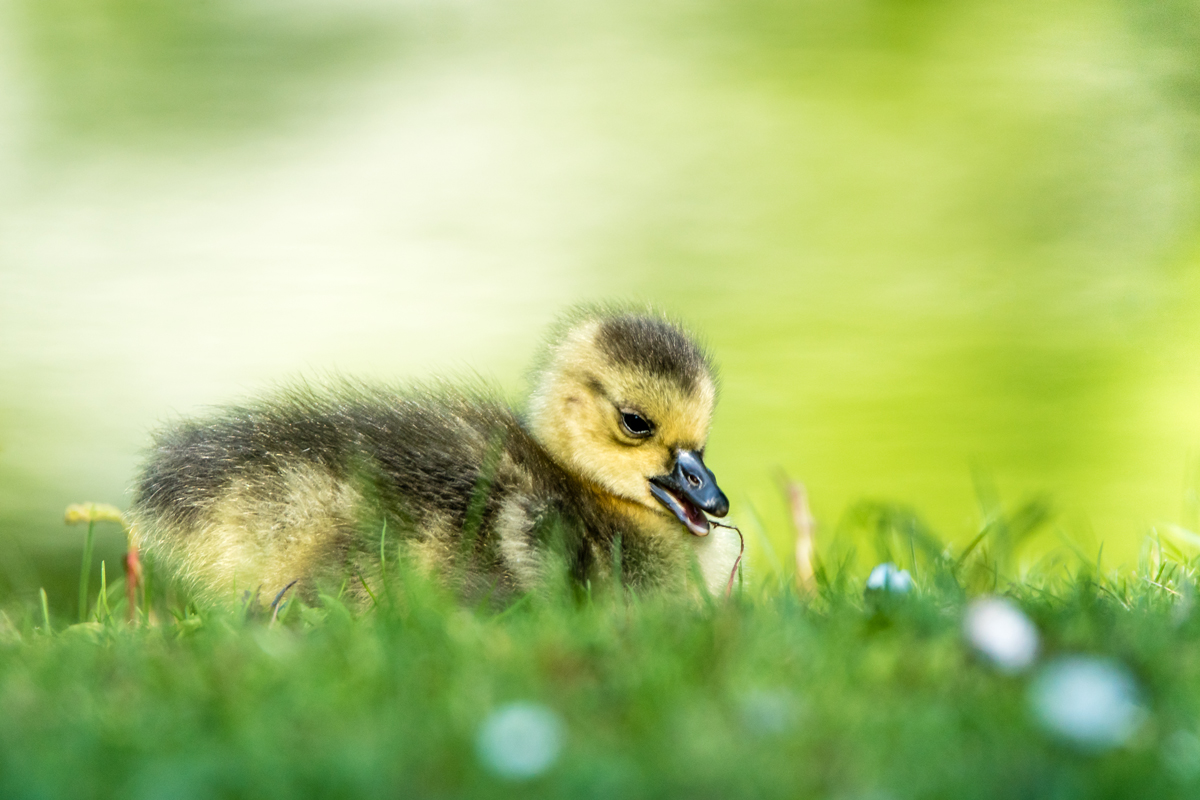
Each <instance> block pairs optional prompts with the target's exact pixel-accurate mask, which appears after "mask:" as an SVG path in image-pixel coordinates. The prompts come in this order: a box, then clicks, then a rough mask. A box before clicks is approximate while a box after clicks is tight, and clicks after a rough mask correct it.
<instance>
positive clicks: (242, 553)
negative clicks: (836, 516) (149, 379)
mask: <svg viewBox="0 0 1200 800" xmlns="http://www.w3.org/2000/svg"><path fill="white" fill-rule="evenodd" d="M715 397H716V384H715V378H714V376H713V374H712V367H711V365H710V364H709V362H708V359H707V357H706V356H705V355H704V354H703V352H702V351H701V350H700V349H699V347H698V346H697V345H696V344H695V343H694V341H693V340H691V339H690V338H689V337H688V336H687V335H686V334H684V333H683V332H682V330H681V329H679V328H678V327H677V326H675V325H674V324H672V323H669V322H667V321H666V320H663V319H662V318H660V317H656V316H645V315H632V314H621V313H612V312H607V313H597V312H587V313H581V314H577V315H575V316H573V317H571V318H570V319H569V321H568V323H567V324H565V325H564V326H562V328H561V330H560V331H559V333H558V334H557V335H556V336H555V337H553V339H552V340H551V343H550V345H549V347H548V349H547V353H546V356H545V357H544V358H543V362H542V365H541V367H540V369H539V370H538V371H537V373H536V377H535V389H534V392H533V394H532V396H531V398H530V402H529V404H528V409H527V413H526V414H525V415H523V416H522V415H519V414H518V413H517V412H516V411H515V410H514V409H512V408H511V407H509V406H508V405H506V404H504V403H502V402H500V401H497V400H495V399H493V398H490V397H488V396H487V395H486V394H484V393H481V392H471V391H462V390H456V389H453V388H451V387H448V386H442V387H437V388H426V389H420V390H408V391H397V390H389V389H382V388H378V387H368V386H363V385H358V384H353V383H349V382H343V383H341V384H339V385H336V386H333V387H327V388H325V389H322V390H313V389H307V388H305V389H298V390H293V391H291V392H287V393H284V394H281V395H279V396H276V397H274V398H268V399H264V400H260V401H258V402H254V403H252V404H248V405H245V406H241V407H230V408H226V409H223V410H220V411H218V412H217V413H216V414H214V415H213V416H211V417H210V418H208V419H202V420H190V421H184V422H181V423H179V424H176V425H174V426H172V427H169V428H168V429H166V430H164V431H163V432H161V433H160V434H159V435H158V437H157V440H156V442H155V446H154V448H153V451H152V454H151V456H150V458H149V459H148V461H147V463H146V465H145V467H144V468H143V471H142V473H141V475H140V476H139V478H138V482H137V486H136V489H135V498H134V502H133V505H132V508H131V515H130V516H131V519H132V532H133V537H134V541H135V542H136V543H137V544H138V545H139V546H140V547H141V548H142V549H143V550H145V551H146V552H148V553H149V554H151V555H152V557H154V558H155V560H156V562H157V563H161V564H165V565H166V566H167V567H168V568H169V569H170V570H171V571H172V572H173V573H175V575H177V576H178V577H179V578H180V579H181V580H182V582H183V583H185V584H186V585H187V586H188V587H189V588H190V590H191V592H192V594H193V595H194V596H195V597H196V598H197V599H199V600H201V601H202V602H207V603H221V602H229V601H232V600H234V599H235V598H238V597H240V596H241V595H242V594H243V593H244V592H247V591H248V592H251V593H252V594H253V595H256V596H257V597H258V598H259V599H260V602H262V603H269V602H271V600H272V599H273V598H274V597H275V596H277V595H278V594H279V592H281V591H282V590H284V589H285V587H288V586H290V585H293V584H294V585H295V587H296V591H297V592H298V593H299V594H300V595H301V596H303V597H305V598H307V599H309V600H312V599H315V597H316V595H317V593H318V591H320V590H321V589H322V588H323V587H326V588H333V589H334V590H336V588H337V587H338V586H339V585H344V586H346V587H347V588H348V590H349V591H350V592H351V593H352V594H354V595H358V596H359V597H361V598H362V599H365V597H363V595H364V594H365V593H366V592H367V591H368V587H371V586H375V585H377V582H378V581H380V580H382V579H383V576H382V574H381V573H382V572H383V568H382V566H381V553H382V555H383V557H386V558H389V559H390V558H392V557H394V556H395V554H396V551H397V550H399V551H400V552H401V554H402V556H403V557H405V558H407V559H409V560H410V561H411V562H412V563H413V564H415V565H416V566H418V567H419V568H422V569H424V570H426V571H428V572H431V573H436V574H440V575H444V576H449V575H456V576H458V578H459V579H460V580H461V581H462V582H463V589H464V590H465V592H466V593H467V594H468V595H469V596H471V595H473V596H490V597H492V598H494V599H497V600H502V599H503V598H505V597H507V596H511V595H513V594H515V593H519V592H524V591H529V590H532V589H535V588H537V587H539V586H541V585H544V584H545V583H546V582H548V581H554V580H557V579H559V578H560V577H561V574H560V573H561V572H562V571H563V570H565V571H566V573H567V574H568V575H569V576H570V578H571V579H573V580H574V581H576V582H578V583H581V584H583V583H588V582H591V581H598V580H606V579H610V578H611V577H612V575H613V571H614V565H615V564H617V563H619V564H620V570H621V579H622V581H623V582H625V583H627V584H628V585H630V586H633V587H637V588H641V589H665V590H668V591H676V590H683V589H684V587H685V586H686V582H687V577H688V574H689V570H690V564H691V561H692V559H696V560H698V562H699V565H700V569H701V572H702V574H703V576H704V580H705V582H706V583H707V584H708V587H709V589H710V591H713V592H715V591H718V590H720V589H721V588H723V586H724V584H725V581H726V580H727V579H728V577H729V574H730V569H731V568H732V566H733V563H734V558H735V557H736V553H737V547H736V545H735V543H734V541H733V540H731V539H729V538H728V536H727V535H725V534H726V532H725V531H723V530H720V529H718V530H717V531H714V533H713V535H709V536H698V535H696V536H694V535H692V534H691V533H688V530H687V528H685V526H684V524H681V520H683V519H684V518H683V517H679V518H677V515H678V514H676V515H672V513H670V512H669V511H667V510H666V509H664V507H663V504H662V502H661V501H659V500H658V499H656V498H655V497H654V495H653V493H652V492H651V490H650V484H649V483H648V480H649V479H650V478H652V477H654V476H660V475H666V474H668V473H669V472H670V470H671V468H672V464H673V461H674V459H675V457H676V455H677V454H678V453H680V452H695V451H700V452H702V450H703V446H704V441H705V439H706V438H707V434H708V425H709V420H710V419H711V413H712V407H713V404H714V402H715ZM630 413H635V414H636V415H637V418H638V419H643V418H644V419H645V420H653V422H652V423H649V422H648V423H647V424H648V425H653V432H652V434H650V435H645V434H644V433H643V432H642V431H641V430H640V429H639V430H637V431H634V432H633V433H636V434H637V435H632V434H631V431H630V429H629V428H628V427H627V425H626V422H625V421H626V420H627V419H629V418H628V417H627V416H625V415H628V414H630ZM651 440H653V441H651ZM708 475H709V477H711V473H708ZM713 488H714V489H715V483H714V484H713ZM660 494H661V491H660ZM718 494H719V491H718ZM723 499H724V498H723V495H722V496H721V500H722V501H723ZM685 504H686V503H685ZM722 513H723V512H722ZM693 524H694V523H693ZM705 527H707V523H705ZM381 543H382V545H383V547H382V549H381ZM618 549H619V558H618V557H617V551H618ZM347 576H349V577H350V580H348V581H347V580H346V579H347Z"/></svg>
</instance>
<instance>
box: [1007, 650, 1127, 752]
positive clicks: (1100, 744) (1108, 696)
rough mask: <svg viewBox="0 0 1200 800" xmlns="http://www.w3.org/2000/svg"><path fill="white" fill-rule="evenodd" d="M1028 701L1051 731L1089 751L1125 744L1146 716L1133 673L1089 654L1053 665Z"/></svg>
mask: <svg viewBox="0 0 1200 800" xmlns="http://www.w3.org/2000/svg"><path fill="white" fill-rule="evenodd" d="M1029 701H1030V704H1031V706H1032V709H1033V713H1034V716H1035V717H1036V718H1037V720H1038V722H1040V723H1041V724H1042V726H1043V727H1044V728H1045V729H1046V730H1047V731H1049V732H1050V733H1052V734H1054V735H1056V736H1059V737H1060V738H1062V739H1065V740H1067V741H1068V742H1070V743H1071V744H1074V745H1076V746H1078V747H1082V748H1084V749H1088V750H1106V749H1109V748H1113V747H1118V746H1120V745H1122V744H1124V743H1125V742H1127V741H1128V740H1129V739H1130V737H1131V736H1133V734H1134V732H1135V731H1136V730H1137V728H1138V726H1139V725H1140V724H1141V722H1142V719H1143V718H1144V717H1145V714H1146V712H1145V710H1144V709H1143V708H1142V705H1141V703H1140V701H1139V692H1138V687H1137V682H1136V681H1135V680H1134V678H1133V676H1132V675H1130V674H1129V671H1128V670H1127V669H1125V667H1123V666H1121V665H1120V664H1118V663H1116V662H1113V661H1109V660H1107V659H1101V658H1093V657H1089V656H1071V657H1068V658H1062V659H1059V660H1057V661H1054V662H1052V663H1051V664H1049V665H1048V666H1047V667H1046V668H1045V669H1044V670H1042V672H1041V674H1040V675H1038V677H1037V679H1036V680H1035V681H1034V682H1033V685H1032V686H1030V689H1029Z"/></svg>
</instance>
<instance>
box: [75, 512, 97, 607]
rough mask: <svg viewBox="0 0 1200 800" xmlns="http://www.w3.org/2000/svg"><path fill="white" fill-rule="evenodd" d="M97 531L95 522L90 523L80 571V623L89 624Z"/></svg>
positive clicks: (90, 521)
mask: <svg viewBox="0 0 1200 800" xmlns="http://www.w3.org/2000/svg"><path fill="white" fill-rule="evenodd" d="M95 529H96V523H95V521H94V520H89V521H88V529H87V538H86V539H85V540H84V543H83V566H82V567H81V568H80V570H79V621H80V622H87V610H88V578H89V577H91V573H92V543H93V542H94V541H95V539H94V537H93V533H94V531H95Z"/></svg>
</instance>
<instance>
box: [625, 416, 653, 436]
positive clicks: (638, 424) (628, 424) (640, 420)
mask: <svg viewBox="0 0 1200 800" xmlns="http://www.w3.org/2000/svg"><path fill="white" fill-rule="evenodd" d="M621 427H622V428H624V429H625V432H626V433H627V434H629V435H630V436H633V437H634V438H637V439H644V438H646V437H647V436H649V435H650V434H652V433H654V426H653V425H651V424H650V420H648V419H646V418H645V417H643V416H642V415H641V414H637V413H635V412H633V411H622V412H621Z"/></svg>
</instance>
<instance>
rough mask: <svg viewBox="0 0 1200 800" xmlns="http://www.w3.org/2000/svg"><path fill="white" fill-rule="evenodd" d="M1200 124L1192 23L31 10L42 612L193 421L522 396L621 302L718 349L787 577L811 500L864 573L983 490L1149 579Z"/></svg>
mask: <svg viewBox="0 0 1200 800" xmlns="http://www.w3.org/2000/svg"><path fill="white" fill-rule="evenodd" d="M1198 111H1200V6H1197V5H1195V4H1193V3H1184V2H1171V1H1170V0H1168V1H1167V2H1150V1H1149V0H1116V1H1115V2H1103V1H1097V2H1072V1H1071V0H1063V1H1062V2H1053V3H1045V2H1038V3H1034V2H1024V1H1023V0H1017V1H1016V2H1012V3H1004V4H998V3H991V2H982V1H981V0H959V1H958V2H941V1H940V0H837V1H836V2H834V1H833V0H793V1H792V2H784V1H783V0H737V1H736V2H733V1H731V0H693V1H692V2H687V3H682V2H673V1H671V0H668V2H661V3H653V4H645V3H631V2H625V0H615V1H614V2H606V3H586V2H563V1H562V0H559V1H558V2H549V0H512V1H505V2H495V3H483V2H476V1H475V0H449V1H447V2H433V1H432V0H412V1H410V2H394V3H389V2H382V0H338V2H333V0H289V2H286V3H285V2H282V1H281V0H236V2H235V1H234V0H188V2H180V1H179V0H0V565H2V568H0V582H2V583H3V584H4V585H5V586H7V587H8V589H7V591H12V590H16V591H20V592H26V591H30V590H31V587H34V588H36V586H37V585H39V584H40V583H44V584H47V585H51V584H54V585H59V584H61V585H64V586H66V585H69V582H71V581H73V580H74V576H75V574H76V573H75V570H77V569H78V553H79V546H80V541H81V533H80V532H79V531H78V530H77V529H67V528H65V527H64V526H63V524H62V521H61V513H62V509H63V507H64V506H65V505H66V504H67V503H68V502H72V501H77V500H95V501H103V502H113V503H116V504H117V505H120V506H122V507H123V506H125V505H126V504H127V502H128V499H127V495H126V494H125V493H126V490H127V487H128V486H129V483H130V481H131V476H132V474H133V472H134V469H135V466H136V464H137V461H138V458H139V455H138V454H139V451H140V449H141V448H142V447H144V446H145V445H146V443H147V442H148V434H149V431H150V430H152V429H153V428H154V427H156V426H158V425H159V424H161V423H162V422H164V421H167V420H170V419H172V418H174V417H176V416H178V415H180V414H188V413H192V412H195V411H197V410H199V409H201V408H203V407H204V406H206V405H210V404H216V403H222V402H227V401H231V400H235V399H238V398H242V397H245V396H247V395H249V394H253V393H255V392H259V391H262V390H264V389H266V388H268V387H270V386H272V385H276V384H277V383H279V382H281V381H286V380H289V379H291V378H295V377H296V376H308V377H319V376H321V375H323V374H328V373H330V372H339V373H346V374H353V375H362V376H368V377H378V378H381V379H397V378H404V377H407V376H417V377H420V376H428V375H432V374H446V373H451V374H461V375H470V374H472V373H475V372H477V373H480V374H483V375H486V376H491V377H493V378H494V379H495V380H496V381H497V382H498V384H499V385H500V386H502V387H503V388H504V390H505V391H506V392H508V393H509V394H511V395H512V396H514V397H516V396H519V394H520V392H521V387H522V382H521V375H522V371H523V369H524V368H525V365H526V364H527V362H528V360H529V358H530V355H531V353H532V351H533V349H534V347H535V346H536V343H537V341H538V339H539V337H540V335H541V332H542V330H543V329H544V327H545V325H546V324H547V323H548V322H549V321H551V320H552V319H553V318H554V317H555V315H556V314H558V313H559V312H560V311H561V310H562V309H563V308H564V307H565V306H568V305H570V304H572V303H576V302H579V301H587V300H596V299H611V298H627V299H635V300H650V301H653V302H654V303H656V304H659V305H661V306H662V307H664V308H666V309H668V310H670V311H671V312H673V313H675V314H677V315H679V316H681V317H683V318H684V319H686V320H687V321H689V322H690V323H691V324H692V325H693V326H694V327H695V328H696V329H698V330H700V331H702V332H703V333H704V334H705V335H706V336H707V337H708V339H709V342H710V344H711V345H712V347H713V349H714V350H715V352H716V354H717V357H718V359H719V361H720V363H721V365H722V369H723V375H724V394H723V399H722V405H721V408H720V411H719V415H718V419H717V422H716V427H715V431H714V434H713V440H712V443H711V446H710V457H709V460H710V462H711V466H712V467H713V468H714V470H715V471H716V473H717V475H718V477H719V478H720V479H721V481H722V483H723V484H724V485H725V487H726V489H727V491H728V492H729V493H730V495H731V497H732V499H733V501H734V512H735V516H738V517H739V518H740V519H741V520H743V521H744V520H746V519H747V518H748V517H749V516H750V515H749V513H748V509H750V508H751V507H753V508H755V509H757V512H758V516H759V517H760V518H761V520H762V522H763V526H764V527H765V529H766V531H767V533H768V535H769V536H770V537H771V538H772V540H773V541H774V543H775V547H776V549H777V550H779V553H780V556H779V557H780V558H783V557H784V556H786V554H787V550H788V548H789V544H788V537H789V531H788V528H787V525H786V522H785V513H784V508H783V503H782V500H781V498H780V495H779V491H778V488H777V484H776V475H777V471H778V470H780V469H783V470H786V472H787V473H788V474H790V475H792V476H794V477H796V478H799V479H801V480H803V481H805V482H806V484H807V485H808V487H809V489H810V492H811V495H812V498H813V505H814V511H815V513H816V515H817V517H818V519H819V521H820V524H821V531H820V533H821V535H822V536H823V537H824V539H823V541H824V542H828V541H829V539H830V537H832V536H834V535H835V533H834V531H835V530H836V529H837V527H838V520H839V519H840V518H841V517H842V515H843V513H844V512H845V510H846V509H847V508H848V507H850V506H851V505H852V504H853V503H854V502H855V501H857V500H859V499H862V498H878V499H889V500H895V501H900V502H903V503H906V504H909V505H911V506H913V507H915V508H916V509H918V510H919V511H920V512H921V513H922V514H923V515H924V516H925V517H926V518H927V519H928V520H929V521H930V522H931V523H932V524H933V525H934V526H935V527H937V528H938V529H939V530H940V531H942V532H943V533H944V534H945V535H947V536H949V537H950V538H953V539H959V540H961V539H962V538H965V537H968V536H969V535H970V534H971V532H972V531H973V530H974V529H975V526H976V525H977V524H978V517H979V510H978V503H977V498H976V495H977V487H976V485H975V484H976V483H977V482H982V483H984V484H990V485H992V486H994V489H995V491H996V492H998V493H999V495H1000V496H1001V497H1003V498H1005V499H1006V500H1009V501H1011V502H1017V501H1019V500H1021V499H1023V498H1026V497H1029V496H1033V495H1039V494H1044V495H1047V496H1049V497H1050V498H1051V499H1052V502H1053V504H1054V507H1055V508H1056V509H1057V514H1056V517H1055V526H1056V528H1057V530H1058V531H1059V533H1060V534H1061V535H1062V536H1063V537H1066V538H1067V539H1069V540H1071V541H1073V542H1074V543H1076V544H1077V546H1078V547H1080V548H1081V549H1082V550H1084V551H1085V552H1087V553H1089V554H1095V553H1096V552H1097V551H1098V549H1099V548H1100V546H1101V544H1102V543H1103V547H1104V558H1105V562H1106V564H1110V565H1111V564H1115V563H1122V562H1126V563H1131V562H1132V561H1133V559H1134V558H1135V557H1136V554H1137V551H1138V547H1139V544H1140V542H1141V541H1142V539H1143V537H1144V536H1145V534H1146V533H1147V531H1149V530H1151V529H1152V528H1153V527H1154V526H1160V525H1162V524H1164V523H1177V524H1181V525H1184V526H1193V527H1194V526H1195V524H1196V520H1195V502H1194V499H1195V485H1196V481H1195V463H1196V445H1197V444H1198V443H1200V409H1198V408H1197V398H1198V397H1200V363H1198V359H1197V358H1196V354H1197V351H1198V348H1200V314H1197V308H1198V303H1200V270H1198V269H1197V265H1198V255H1200V253H1198V250H1197V244H1198V242H1197V235H1196V234H1197V230H1198V229H1197V187H1196V179H1197V176H1198V175H1200V151H1198V144H1200V141H1198V138H1197V133H1198V132H1200V127H1198V126H1197V112H1198ZM989 491H991V490H990V489H989ZM102 533H103V538H102V540H101V542H100V550H99V553H100V556H101V557H105V558H107V559H109V561H110V563H112V560H113V559H115V558H116V556H117V554H118V553H119V552H120V550H121V547H122V541H121V536H120V534H119V532H118V531H115V530H109V531H103V532H102ZM1050 539H1052V540H1053V541H1052V542H1051V545H1057V544H1058V542H1059V540H1058V539H1057V538H1055V537H1053V536H1050ZM751 545H752V559H753V560H754V563H755V566H756V567H758V568H759V569H761V570H764V571H769V570H770V560H771V559H770V557H769V556H767V555H766V554H765V553H764V552H762V548H761V546H760V544H759V540H758V539H757V538H753V537H752V539H751ZM1051 545H1046V546H1051ZM1035 549H1036V548H1035ZM1031 557H1032V556H1031ZM62 594H63V595H64V596H65V597H68V598H69V597H70V596H71V592H70V591H65V592H63V593H62Z"/></svg>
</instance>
